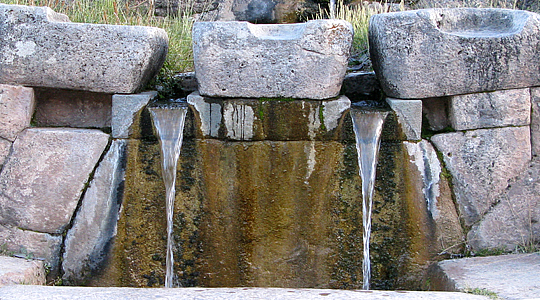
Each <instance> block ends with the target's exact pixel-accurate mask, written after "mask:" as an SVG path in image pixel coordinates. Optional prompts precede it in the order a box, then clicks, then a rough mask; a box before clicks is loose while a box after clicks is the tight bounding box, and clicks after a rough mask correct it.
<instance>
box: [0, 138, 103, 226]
mask: <svg viewBox="0 0 540 300" xmlns="http://www.w3.org/2000/svg"><path fill="white" fill-rule="evenodd" d="M108 139H109V136H108V135H107V134H105V133H103V132H101V131H98V130H88V129H47V128H31V129H26V130H25V131H23V132H22V133H21V134H20V135H19V137H18V138H17V140H16V141H15V142H14V143H13V146H12V154H11V156H10V157H9V159H8V160H7V161H6V163H5V164H4V168H3V169H2V173H0V223H2V224H11V225H14V226H17V227H19V228H23V229H27V230H34V231H39V232H48V233H61V232H62V231H63V229H64V228H65V226H66V225H67V224H69V222H70V220H71V216H72V214H73V211H74V210H75V208H76V206H77V203H78V202H79V198H80V195H81V193H82V191H83V189H84V187H85V184H86V182H87V180H88V178H89V176H90V173H91V172H92V170H93V169H94V166H95V165H96V163H97V162H98V160H99V158H100V156H101V154H102V152H103V150H104V149H105V146H106V145H107V143H108Z"/></svg>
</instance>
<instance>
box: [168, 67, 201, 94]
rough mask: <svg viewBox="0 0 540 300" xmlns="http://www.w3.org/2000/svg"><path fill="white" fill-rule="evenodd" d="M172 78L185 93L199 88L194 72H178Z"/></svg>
mask: <svg viewBox="0 0 540 300" xmlns="http://www.w3.org/2000/svg"><path fill="white" fill-rule="evenodd" d="M173 78H174V79H175V80H176V81H177V82H178V86H179V88H180V89H181V90H182V91H184V92H186V93H192V92H195V91H196V90H197V89H198V88H199V83H198V82H197V77H195V72H186V73H180V74H177V75H174V76H173Z"/></svg>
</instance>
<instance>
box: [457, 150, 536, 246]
mask: <svg viewBox="0 0 540 300" xmlns="http://www.w3.org/2000/svg"><path fill="white" fill-rule="evenodd" d="M539 190H540V162H539V161H538V160H536V159H535V160H533V162H532V163H531V165H530V166H529V168H528V169H527V170H526V171H525V172H523V173H522V174H521V175H520V176H519V177H518V178H517V179H515V180H513V181H511V182H510V186H509V187H508V188H507V189H506V190H505V191H504V192H503V193H502V194H501V195H500V196H499V197H498V198H497V205H496V206H495V207H493V208H492V209H491V210H490V211H489V212H488V213H487V214H486V215H485V216H484V218H483V219H482V220H481V221H480V222H479V223H478V224H476V225H474V226H473V228H472V229H471V231H469V234H468V238H467V240H468V244H469V245H470V246H471V247H472V249H473V250H479V249H501V248H503V249H506V250H508V251H512V250H515V249H519V248H522V249H530V248H531V247H530V246H531V245H534V244H535V243H536V242H537V241H539V240H540V223H539V221H540V199H539V197H538V191H539Z"/></svg>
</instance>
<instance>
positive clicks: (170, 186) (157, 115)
mask: <svg viewBox="0 0 540 300" xmlns="http://www.w3.org/2000/svg"><path fill="white" fill-rule="evenodd" d="M148 109H149V110H150V114H151V116H152V121H153V124H154V128H155V130H156V131H157V133H158V136H159V144H160V145H161V169H162V174H163V181H164V182H165V190H166V197H167V198H166V207H167V259H166V275H165V287H167V288H171V287H173V277H174V276H173V274H174V273H173V266H174V257H173V243H174V240H173V236H172V231H173V209H174V198H175V187H174V185H175V182H176V166H177V162H178V157H179V156H180V147H181V146H182V138H183V131H184V120H185V117H186V113H187V106H186V105H185V103H182V102H173V103H168V104H163V105H160V106H154V107H149V108H148Z"/></svg>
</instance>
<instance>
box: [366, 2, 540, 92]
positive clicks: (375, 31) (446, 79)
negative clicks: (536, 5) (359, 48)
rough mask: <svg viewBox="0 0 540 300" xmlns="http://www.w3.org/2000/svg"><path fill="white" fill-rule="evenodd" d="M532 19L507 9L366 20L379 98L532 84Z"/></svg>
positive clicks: (539, 19) (538, 78)
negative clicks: (377, 81) (378, 87)
mask: <svg viewBox="0 0 540 300" xmlns="http://www.w3.org/2000/svg"><path fill="white" fill-rule="evenodd" d="M539 28H540V16H539V15H537V14H535V13H532V12H527V11H518V10H509V9H473V8H454V9H422V10H414V11H404V12H394V13H387V14H378V15H374V16H373V17H372V18H371V22H370V25H369V43H370V52H371V58H372V61H373V68H374V70H375V73H376V74H377V76H378V78H379V81H380V83H381V86H382V88H383V90H384V92H385V93H386V94H387V95H388V96H390V97H394V98H401V99H424V98H430V97H441V96H449V95H461V94H471V93H479V92H486V91H496V90H504V89H517V88H525V87H531V86H539V85H540V72H539V71H538V68H537V67H536V66H538V65H539V64H540V52H538V51H537V49H538V48H539V47H540V35H539Z"/></svg>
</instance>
